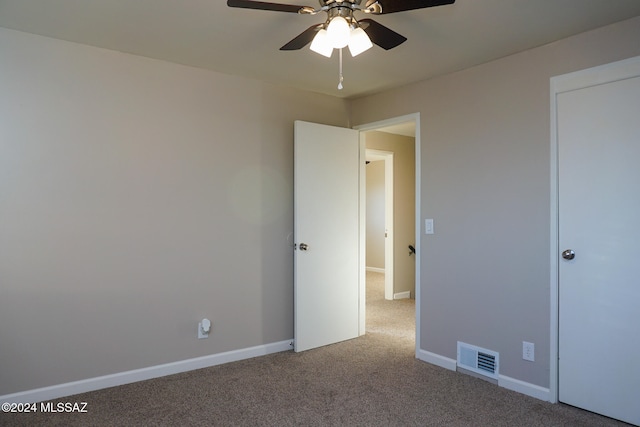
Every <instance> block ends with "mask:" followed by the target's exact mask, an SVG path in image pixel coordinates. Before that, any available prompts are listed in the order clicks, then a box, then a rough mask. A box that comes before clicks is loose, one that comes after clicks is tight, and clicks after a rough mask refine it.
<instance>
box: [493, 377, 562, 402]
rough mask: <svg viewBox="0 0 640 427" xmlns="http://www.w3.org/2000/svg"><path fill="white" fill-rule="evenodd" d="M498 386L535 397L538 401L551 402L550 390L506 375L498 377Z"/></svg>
mask: <svg viewBox="0 0 640 427" xmlns="http://www.w3.org/2000/svg"><path fill="white" fill-rule="evenodd" d="M498 385H499V386H500V387H504V388H506V389H509V390H513V391H517V392H518V393H522V394H526V395H527V396H531V397H535V398H536V399H540V400H544V401H546V402H551V391H550V390H549V389H548V388H544V387H540V386H538V385H535V384H531V383H527V382H524V381H520V380H517V379H515V378H510V377H507V376H504V375H500V376H499V377H498Z"/></svg>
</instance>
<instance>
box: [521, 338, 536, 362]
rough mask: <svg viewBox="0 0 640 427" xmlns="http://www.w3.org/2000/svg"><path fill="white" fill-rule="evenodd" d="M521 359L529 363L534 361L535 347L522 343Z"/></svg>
mask: <svg viewBox="0 0 640 427" xmlns="http://www.w3.org/2000/svg"><path fill="white" fill-rule="evenodd" d="M522 358H523V359H524V360H528V361H530V362H534V361H535V359H536V358H535V346H534V344H533V343H532V342H526V341H522Z"/></svg>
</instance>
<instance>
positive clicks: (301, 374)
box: [0, 274, 625, 427]
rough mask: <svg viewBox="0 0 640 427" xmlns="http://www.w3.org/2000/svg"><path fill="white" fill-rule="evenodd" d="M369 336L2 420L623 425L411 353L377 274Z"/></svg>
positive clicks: (405, 312) (0, 418)
mask: <svg viewBox="0 0 640 427" xmlns="http://www.w3.org/2000/svg"><path fill="white" fill-rule="evenodd" d="M368 276H369V277H370V278H371V279H372V280H371V283H370V286H373V288H372V289H371V290H370V291H369V293H368V294H369V298H368V300H369V301H368V307H367V308H368V319H367V328H368V332H367V334H366V335H365V336H363V337H360V338H357V339H354V340H350V341H346V342H343V343H338V344H334V345H330V346H326V347H323V348H319V349H315V350H310V351H306V352H303V353H293V352H284V353H278V354H272V355H268V356H264V357H260V358H255V359H251V360H245V361H240V362H235V363H229V364H226V365H221V366H215V367H211V368H206V369H200V370H197V371H191V372H187V373H184V374H178V375H172V376H167V377H164V378H158V379H154V380H149V381H143V382H139V383H135V384H129V385H124V386H120V387H113V388H110V389H105V390H99V391H95V392H91V393H84V394H80V395H76V396H72V397H67V398H63V399H58V400H57V401H56V402H58V401H61V402H69V401H71V402H74V401H75V402H82V401H84V402H88V406H87V410H88V413H86V414H1V413H0V426H18V425H20V426H147V425H151V426H483V427H485V426H621V425H625V424H624V423H619V422H616V421H613V420H611V419H608V418H604V417H601V416H598V415H595V414H592V413H589V412H586V411H582V410H579V409H576V408H572V407H569V406H565V405H561V404H558V405H552V404H550V403H546V402H542V401H540V400H537V399H534V398H531V397H527V396H524V395H522V394H519V393H515V392H512V391H509V390H505V389H503V388H499V387H497V386H495V385H493V384H490V383H488V382H486V381H483V380H480V379H477V378H473V377H470V376H468V375H463V374H459V373H456V372H452V371H448V370H445V369H442V368H438V367H436V366H433V365H430V364H427V363H424V362H421V361H419V360H417V359H415V357H414V352H415V350H414V343H413V310H414V307H413V300H401V301H384V300H382V298H381V296H382V291H381V289H380V288H379V284H378V285H375V284H374V282H381V277H380V276H377V277H372V274H369V275H368Z"/></svg>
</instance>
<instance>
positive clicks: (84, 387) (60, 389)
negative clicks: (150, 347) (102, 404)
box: [0, 340, 293, 403]
mask: <svg viewBox="0 0 640 427" xmlns="http://www.w3.org/2000/svg"><path fill="white" fill-rule="evenodd" d="M292 341H293V340H287V341H280V342H276V343H271V344H265V345H259V346H256V347H249V348H244V349H240V350H234V351H228V352H225V353H219V354H212V355H209V356H203V357H196V358H194V359H187V360H180V361H177V362H172V363H165V364H163V365H156V366H149V367H148V368H142V369H135V370H133V371H126V372H119V373H117V374H111V375H104V376H101V377H94V378H87V379H85V380H80V381H73V382H70V383H65V384H58V385H54V386H50V387H43V388H38V389H34V390H27V391H22V392H19V393H13V394H6V395H4V396H0V402H3V403H4V402H9V403H21V402H22V403H34V402H42V401H45V400H51V399H57V398H60V397H65V396H71V395H74V394H79V393H86V392H89V391H94V390H100V389H103V388H108V387H114V386H119V385H123V384H130V383H134V382H138V381H144V380H149V379H152V378H159V377H164V376H166V375H172V374H178V373H181V372H187V371H193V370H195V369H201V368H207V367H210V366H216V365H221V364H223V363H229V362H236V361H238V360H244V359H251V358H253V357H258V356H265V355H267V354H271V353H279V352H281V351H287V350H291V349H293V347H292V346H291V343H292Z"/></svg>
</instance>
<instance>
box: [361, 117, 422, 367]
mask: <svg viewBox="0 0 640 427" xmlns="http://www.w3.org/2000/svg"><path fill="white" fill-rule="evenodd" d="M408 122H412V123H413V124H414V129H415V144H414V145H415V205H416V207H415V233H416V234H415V248H416V257H417V260H416V270H415V284H416V285H415V286H416V295H415V298H416V335H415V342H416V346H415V354H416V357H418V354H419V350H420V298H421V293H420V255H421V251H420V246H421V245H420V240H421V239H420V236H421V231H422V227H421V226H420V224H421V221H420V179H421V170H420V164H421V157H420V146H421V144H420V134H421V132H420V113H412V114H407V115H404V116H398V117H393V118H389V119H385V120H380V121H376V122H371V123H365V124H362V125H358V126H354V127H353V129H356V130H359V131H360V158H361V159H364V158H365V150H366V144H365V142H366V141H365V136H364V132H367V131H374V130H379V129H381V128H384V127H388V126H394V125H399V124H404V123H408ZM365 178H366V170H365V163H364V162H363V161H362V162H360V248H361V250H360V271H361V273H362V274H361V276H360V283H359V285H360V335H364V333H365V305H366V304H365V303H366V301H365V289H366V278H365V274H364V271H365V263H366V262H365V261H366V260H365V257H364V252H365V251H364V248H365V235H366V234H365V231H366V230H365V225H366V217H365V212H366V209H365V208H366V191H364V190H365V187H364V185H365V184H366V180H365ZM385 268H386V266H385Z"/></svg>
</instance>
